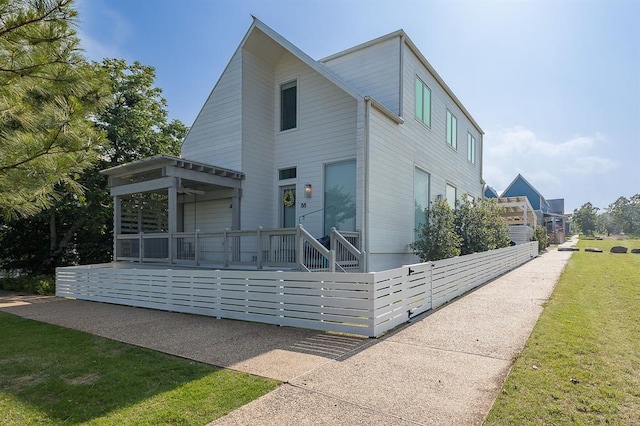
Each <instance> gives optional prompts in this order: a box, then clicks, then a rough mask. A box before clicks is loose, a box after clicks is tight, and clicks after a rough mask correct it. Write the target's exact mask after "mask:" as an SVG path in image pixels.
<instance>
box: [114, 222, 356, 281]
mask: <svg viewBox="0 0 640 426" xmlns="http://www.w3.org/2000/svg"><path fill="white" fill-rule="evenodd" d="M359 247H360V233H359V232H341V231H336V230H335V229H332V232H331V238H330V246H329V247H325V246H324V245H323V244H321V243H320V242H319V241H318V240H317V239H316V238H314V237H313V236H312V235H311V234H309V233H308V232H307V231H306V230H305V229H304V228H303V227H302V225H298V226H297V227H296V228H283V229H262V228H258V229H257V230H255V231H247V230H244V231H231V230H226V231H224V232H220V233H201V232H179V233H174V234H168V233H154V234H144V233H140V234H121V235H117V236H116V255H115V258H116V260H118V261H134V262H140V263H147V262H157V263H169V264H180V265H194V266H208V267H218V268H231V267H236V268H242V267H246V268H257V269H263V268H265V267H268V268H291V269H297V270H301V271H309V272H317V271H330V272H333V271H341V272H346V271H352V272H360V271H362V270H363V255H362V252H361V250H360V249H359Z"/></svg>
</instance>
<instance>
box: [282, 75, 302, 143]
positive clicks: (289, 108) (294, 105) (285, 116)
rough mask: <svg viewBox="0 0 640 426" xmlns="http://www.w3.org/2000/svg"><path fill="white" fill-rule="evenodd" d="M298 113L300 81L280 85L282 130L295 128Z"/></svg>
mask: <svg viewBox="0 0 640 426" xmlns="http://www.w3.org/2000/svg"><path fill="white" fill-rule="evenodd" d="M297 113H298V82H297V81H296V80H294V81H290V82H288V83H285V84H283V85H281V86H280V131H284V130H289V129H295V128H296V127H297V125H298V123H297Z"/></svg>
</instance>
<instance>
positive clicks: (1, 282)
mask: <svg viewBox="0 0 640 426" xmlns="http://www.w3.org/2000/svg"><path fill="white" fill-rule="evenodd" d="M0 289H3V290H7V291H20V292H25V293H32V294H40V295H53V294H55V293H56V280H55V278H54V277H52V276H50V275H20V276H18V277H13V278H2V279H0Z"/></svg>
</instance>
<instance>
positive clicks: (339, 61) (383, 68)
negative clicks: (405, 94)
mask: <svg viewBox="0 0 640 426" xmlns="http://www.w3.org/2000/svg"><path fill="white" fill-rule="evenodd" d="M322 62H323V63H324V64H325V65H326V66H327V67H329V68H330V69H331V70H332V71H333V72H335V73H336V74H338V75H339V76H340V77H341V78H342V79H343V80H345V81H346V82H347V83H349V84H350V85H352V86H353V87H355V88H356V89H357V90H358V92H359V93H360V94H362V95H368V96H371V97H373V98H375V100H376V101H378V102H380V103H381V104H382V105H384V106H386V107H387V108H388V109H389V110H391V111H393V112H394V113H396V114H398V115H399V114H400V97H399V94H400V90H399V88H400V37H399V36H398V37H393V38H391V39H389V40H386V41H383V42H381V43H377V44H374V45H370V46H367V47H364V48H362V49H358V50H355V51H352V52H350V53H346V54H344V55H342V54H336V55H334V56H331V57H329V58H327V59H323V60H322Z"/></svg>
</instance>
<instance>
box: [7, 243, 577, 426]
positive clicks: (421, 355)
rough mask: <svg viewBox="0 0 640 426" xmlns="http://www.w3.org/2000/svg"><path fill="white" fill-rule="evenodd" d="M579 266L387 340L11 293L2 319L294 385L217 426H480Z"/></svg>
mask: <svg viewBox="0 0 640 426" xmlns="http://www.w3.org/2000/svg"><path fill="white" fill-rule="evenodd" d="M570 256H571V252H559V251H557V250H552V251H550V252H548V253H545V254H544V255H542V256H540V257H538V258H536V259H534V260H532V261H531V262H528V263H527V264H525V265H523V266H522V267H520V268H518V269H516V270H514V271H512V272H510V273H508V274H505V275H503V276H502V277H500V278H498V279H496V280H494V281H492V282H491V283H489V284H487V285H485V286H483V287H481V288H479V289H477V290H475V291H474V292H472V293H470V294H468V295H466V296H464V297H462V298H460V299H458V300H456V301H454V302H452V303H449V304H448V305H445V306H444V307H442V308H440V309H438V310H436V311H435V312H432V313H429V314H426V315H422V316H419V317H417V318H416V319H414V320H413V321H412V323H411V324H408V325H406V326H404V327H402V328H400V329H399V330H397V331H395V332H393V333H390V334H388V335H387V336H385V337H383V338H381V339H365V338H359V337H351V336H341V335H336V334H330V333H322V332H315V331H310V330H302V329H295V328H288V327H277V326H270V325H264V324H255V323H245V322H241V321H228V320H216V319H214V318H209V317H200V316H194V315H186V314H177V313H170V312H161V311H153V310H148V309H140V308H130V307H125V306H117V305H108V304H102V303H93V302H84V301H77V300H63V299H59V298H55V297H48V298H47V297H22V296H16V295H15V294H14V295H11V294H8V293H0V309H1V310H3V311H5V312H10V313H13V314H15V315H20V316H22V317H25V318H31V319H34V320H38V321H44V322H49V323H53V324H58V325H61V326H64V327H69V328H74V329H78V330H82V331H87V332H90V333H93V334H96V335H100V336H104V337H108V338H111V339H114V340H118V341H122V342H126V343H132V344H136V345H139V346H143V347H147V348H151V349H155V350H158V351H162V352H166V353H170V354H174V355H178V356H182V357H185V358H190V359H194V360H197V361H202V362H206V363H211V364H215V365H218V366H222V367H227V368H232V369H235V370H239V371H245V372H249V373H253V374H257V375H261V376H265V377H271V378H275V379H278V380H282V381H284V382H285V383H284V384H283V385H282V386H280V387H279V388H278V389H276V390H275V391H273V392H271V393H269V394H267V395H265V396H264V397H262V398H259V399H257V400H255V401H253V402H251V403H249V404H247V405H245V406H243V407H241V408H239V409H238V410H236V411H234V412H232V413H230V414H229V415H227V416H225V417H222V418H220V419H218V420H217V421H215V422H213V423H212V424H213V425H274V424H277V425H298V424H311V425H328V424H332V425H333V424H337V425H338V424H339V425H377V424H379V425H383V424H384V425H389V424H394V425H404V424H407V425H409V424H424V425H432V424H434V425H436V424H438V425H440V424H442V425H452V424H456V425H477V424H481V423H482V421H483V420H484V418H485V416H486V415H487V413H488V411H489V410H490V408H491V405H492V404H493V402H494V401H495V399H496V397H497V395H498V392H499V391H500V389H501V388H502V384H503V383H504V380H505V378H506V376H507V374H508V372H509V369H510V368H511V365H512V360H513V358H514V356H515V355H516V354H518V353H519V352H520V351H521V350H522V348H523V347H524V344H525V343H526V341H527V338H528V337H529V334H530V333H531V330H532V329H533V326H534V325H535V323H536V321H537V319H538V317H539V315H540V313H541V312H542V304H543V303H544V302H545V301H546V300H547V299H548V298H549V296H550V295H551V293H552V291H553V288H554V286H555V284H556V282H557V280H558V278H559V276H560V274H561V272H562V270H563V269H564V266H565V265H566V263H567V261H568V260H569V258H570Z"/></svg>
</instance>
